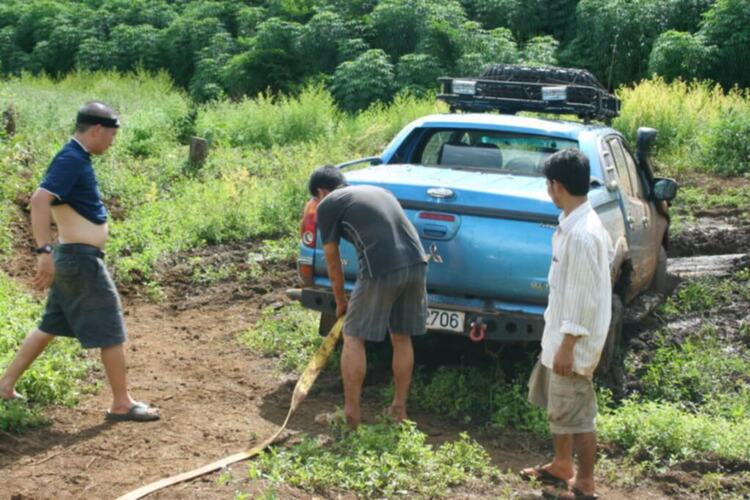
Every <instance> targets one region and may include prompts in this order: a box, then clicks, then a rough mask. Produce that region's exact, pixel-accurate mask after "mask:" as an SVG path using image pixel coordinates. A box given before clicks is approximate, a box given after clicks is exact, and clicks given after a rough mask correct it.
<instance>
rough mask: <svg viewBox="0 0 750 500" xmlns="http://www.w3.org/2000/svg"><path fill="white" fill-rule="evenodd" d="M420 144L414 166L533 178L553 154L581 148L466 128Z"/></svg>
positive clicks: (553, 140)
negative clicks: (463, 169) (500, 173)
mask: <svg viewBox="0 0 750 500" xmlns="http://www.w3.org/2000/svg"><path fill="white" fill-rule="evenodd" d="M421 144H422V146H421V148H419V150H418V151H417V154H416V158H414V161H413V163H421V164H422V165H429V166H439V167H447V168H466V169H476V170H488V171H498V172H503V173H508V174H518V175H531V176H541V175H542V168H543V166H544V160H546V159H547V157H548V156H549V155H551V154H552V153H554V152H556V151H559V150H561V149H566V148H577V147H578V142H576V141H571V140H568V139H558V138H555V137H543V136H535V135H523V134H511V133H508V132H498V131H492V130H465V129H461V130H456V129H453V130H451V129H436V130H434V131H430V132H429V133H428V134H426V136H425V137H424V138H423V140H422V143H421Z"/></svg>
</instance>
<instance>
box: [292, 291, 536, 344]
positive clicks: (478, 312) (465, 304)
mask: <svg viewBox="0 0 750 500" xmlns="http://www.w3.org/2000/svg"><path fill="white" fill-rule="evenodd" d="M287 295H288V296H289V297H290V298H291V299H293V300H297V301H299V302H300V303H301V304H302V306H303V307H306V308H308V309H312V310H315V311H319V312H321V313H325V314H335V313H336V301H335V300H334V298H333V293H332V292H331V291H330V290H329V289H326V288H294V289H290V290H287ZM428 303H429V306H430V307H433V308H438V309H446V310H451V311H461V312H464V313H466V321H465V326H464V331H463V333H456V332H446V331H441V330H434V331H435V332H437V333H446V334H450V335H463V336H467V337H468V336H469V333H470V330H471V324H472V323H474V322H481V323H484V324H485V325H486V335H485V339H486V340H494V341H498V342H536V341H539V340H540V339H541V338H542V332H543V331H544V309H545V307H544V306H542V305H537V304H519V303H513V302H505V301H500V300H492V299H469V298H463V297H453V296H447V295H440V294H432V293H431V294H429V295H428Z"/></svg>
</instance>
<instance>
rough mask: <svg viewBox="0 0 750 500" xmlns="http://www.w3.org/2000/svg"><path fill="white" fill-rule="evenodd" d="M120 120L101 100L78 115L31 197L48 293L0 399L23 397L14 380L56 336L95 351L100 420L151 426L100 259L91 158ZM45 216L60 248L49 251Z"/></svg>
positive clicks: (0, 381) (101, 234)
mask: <svg viewBox="0 0 750 500" xmlns="http://www.w3.org/2000/svg"><path fill="white" fill-rule="evenodd" d="M119 126H120V122H119V120H118V118H117V115H116V114H115V112H114V111H113V110H112V109H110V108H109V107H107V106H106V105H104V104H102V103H100V102H89V103H87V104H85V105H84V106H83V107H82V108H81V109H80V110H79V111H78V116H77V118H76V131H75V134H74V135H73V138H72V139H71V140H70V141H69V142H68V143H67V144H66V145H65V146H63V148H62V149H61V150H60V152H58V153H57V155H56V156H55V158H54V159H53V160H52V163H51V164H50V166H49V168H48V169H47V172H46V174H45V176H44V179H43V180H42V183H41V184H40V185H39V188H38V189H37V190H36V192H35V193H34V195H33V196H32V197H31V228H32V231H33V233H34V239H35V240H36V244H37V248H36V250H35V251H36V253H37V254H38V255H39V257H38V261H37V269H36V276H35V277H34V281H33V283H34V286H35V287H37V288H39V289H46V288H49V295H48V297H47V305H46V308H45V310H44V316H43V317H42V322H41V323H40V325H39V327H38V328H37V329H35V330H34V331H32V332H31V333H29V335H28V336H27V337H26V340H25V341H24V343H23V345H21V348H20V349H19V351H18V353H17V354H16V357H15V358H14V359H13V361H12V362H11V364H10V365H9V366H8V368H7V370H6V371H5V374H4V375H3V376H2V378H0V398H3V399H23V397H22V396H21V395H20V394H18V393H17V392H16V390H15V385H16V381H17V380H18V378H19V377H20V376H21V375H22V374H23V372H24V371H25V370H26V369H27V368H28V367H29V366H30V365H31V363H32V362H33V361H34V360H35V359H36V358H37V356H39V354H41V353H42V351H43V350H44V349H45V347H47V345H48V344H49V343H50V341H52V340H53V339H54V338H55V337H56V336H63V337H75V338H77V339H78V341H79V342H80V343H81V345H82V346H83V347H84V348H99V349H101V358H102V364H103V365H104V369H105V371H106V373H107V378H108V380H109V384H110V387H111V388H112V395H113V402H112V407H111V408H110V410H109V411H108V412H107V414H106V418H107V420H115V421H119V420H133V421H139V422H144V421H150V420H158V419H159V412H158V411H157V410H155V409H153V408H151V407H149V406H148V405H146V404H144V403H139V402H137V401H135V400H134V399H133V398H132V397H131V396H130V393H129V392H128V385H127V376H126V370H125V349H124V344H125V342H126V340H127V335H126V333H125V325H124V322H123V317H122V305H121V303H120V297H119V295H118V294H117V290H116V289H115V285H114V283H113V282H112V278H111V277H110V276H109V273H108V272H107V268H106V266H105V265H104V261H103V260H102V258H103V257H104V252H102V248H104V244H105V243H106V241H107V232H108V230H107V209H106V208H105V207H104V204H103V203H102V200H101V197H100V196H99V188H98V186H97V182H96V176H95V174H94V169H93V167H92V165H91V155H101V154H104V153H105V152H106V151H107V150H108V149H109V147H110V146H111V145H112V142H113V141H114V138H115V135H116V134H117V129H118V128H119ZM50 217H52V218H54V221H55V224H56V225H57V231H58V239H59V245H57V246H56V247H53V246H52V244H51V243H52V237H51V234H50V222H51V220H50Z"/></svg>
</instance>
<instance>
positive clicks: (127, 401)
mask: <svg viewBox="0 0 750 500" xmlns="http://www.w3.org/2000/svg"><path fill="white" fill-rule="evenodd" d="M102 364H103V365H104V370H105V371H106V373H107V380H109V385H110V387H111V388H112V408H111V409H110V411H111V412H112V413H127V412H128V410H129V409H130V407H131V406H133V405H134V404H135V400H133V398H132V397H130V393H129V392H128V378H127V373H126V371H125V347H124V345H123V344H118V345H113V346H110V347H104V348H102Z"/></svg>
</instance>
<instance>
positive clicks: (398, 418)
mask: <svg viewBox="0 0 750 500" xmlns="http://www.w3.org/2000/svg"><path fill="white" fill-rule="evenodd" d="M386 414H387V415H388V418H390V419H391V420H393V421H394V422H396V423H401V422H403V421H404V420H407V419H408V418H409V415H407V414H406V406H400V405H391V406H389V407H388V410H387V411H386Z"/></svg>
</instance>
